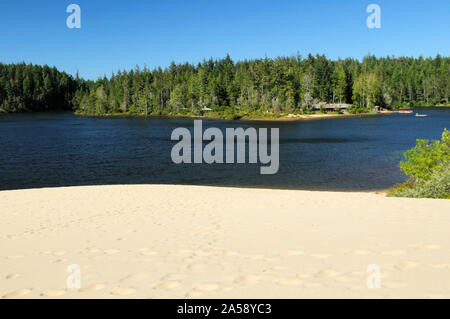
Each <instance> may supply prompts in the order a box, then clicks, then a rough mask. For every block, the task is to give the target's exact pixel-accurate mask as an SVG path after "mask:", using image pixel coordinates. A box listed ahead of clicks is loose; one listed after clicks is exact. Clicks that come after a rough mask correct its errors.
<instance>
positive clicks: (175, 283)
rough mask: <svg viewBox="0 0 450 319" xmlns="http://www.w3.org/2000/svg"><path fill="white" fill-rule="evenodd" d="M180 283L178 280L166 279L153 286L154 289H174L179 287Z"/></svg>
mask: <svg viewBox="0 0 450 319" xmlns="http://www.w3.org/2000/svg"><path fill="white" fill-rule="evenodd" d="M180 285H181V284H180V283H179V282H178V281H166V282H162V283H159V284H157V285H156V286H155V287H154V288H155V289H174V288H177V287H179V286H180Z"/></svg>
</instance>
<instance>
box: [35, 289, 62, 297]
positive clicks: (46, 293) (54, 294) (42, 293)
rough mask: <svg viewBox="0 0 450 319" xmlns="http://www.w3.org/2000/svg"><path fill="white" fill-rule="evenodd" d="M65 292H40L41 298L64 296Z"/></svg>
mask: <svg viewBox="0 0 450 319" xmlns="http://www.w3.org/2000/svg"><path fill="white" fill-rule="evenodd" d="M65 293H66V292H65V290H44V291H43V292H41V296H43V297H58V296H62V295H64V294H65Z"/></svg>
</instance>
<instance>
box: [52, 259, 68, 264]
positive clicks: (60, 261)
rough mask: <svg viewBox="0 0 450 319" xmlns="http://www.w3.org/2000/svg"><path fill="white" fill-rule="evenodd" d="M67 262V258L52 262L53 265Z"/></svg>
mask: <svg viewBox="0 0 450 319" xmlns="http://www.w3.org/2000/svg"><path fill="white" fill-rule="evenodd" d="M65 261H67V259H65V258H60V259H55V260H52V263H53V264H56V263H63V262H65Z"/></svg>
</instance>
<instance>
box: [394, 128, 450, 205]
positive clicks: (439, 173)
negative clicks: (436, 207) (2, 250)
mask: <svg viewBox="0 0 450 319" xmlns="http://www.w3.org/2000/svg"><path fill="white" fill-rule="evenodd" d="M404 156H405V161H402V162H401V163H400V169H401V170H402V171H403V172H404V173H405V174H406V175H408V176H409V180H408V181H407V182H405V183H403V184H399V185H395V186H394V187H392V188H391V189H390V190H389V191H388V196H397V197H415V198H447V199H448V198H450V131H447V129H445V130H444V132H443V133H442V139H441V140H440V141H431V142H430V141H428V140H420V139H418V140H417V144H416V146H415V147H414V148H412V149H410V150H409V151H407V152H406V153H405V155H404Z"/></svg>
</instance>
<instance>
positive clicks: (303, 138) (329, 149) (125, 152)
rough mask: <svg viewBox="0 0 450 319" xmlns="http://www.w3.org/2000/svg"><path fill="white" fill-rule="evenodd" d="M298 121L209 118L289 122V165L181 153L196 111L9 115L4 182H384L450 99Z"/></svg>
mask: <svg viewBox="0 0 450 319" xmlns="http://www.w3.org/2000/svg"><path fill="white" fill-rule="evenodd" d="M415 111H417V112H420V113H424V114H427V115H428V117H415V116H414V115H406V114H391V115H380V116H366V117H352V118H338V119H325V120H313V121H297V122H256V121H245V122H244V121H223V120H203V128H204V129H206V128H207V127H211V126H214V127H218V128H221V129H222V130H223V131H224V130H225V128H227V127H243V128H246V127H249V126H251V127H255V128H260V127H267V128H270V127H279V129H280V169H279V171H278V173H277V174H275V175H260V173H259V168H260V166H261V164H259V163H258V164H213V165H208V164H180V165H176V164H174V163H172V161H171V157H170V152H171V149H172V146H173V145H174V144H175V142H173V141H171V140H170V136H171V133H172V130H173V129H175V128H176V127H187V128H189V129H192V128H193V120H192V119H181V118H143V117H135V118H134V117H114V118H100V117H79V116H74V115H72V114H67V113H39V114H37V113H35V114H17V115H2V116H0V189H2V190H6V189H21V188H36V187H53V186H73V185H100V184H161V183H164V184H195V185H226V186H246V187H271V188H292V189H320V190H375V189H384V188H387V187H390V186H392V185H393V184H395V183H398V182H401V181H403V180H404V179H405V177H404V176H403V175H402V174H401V172H400V170H399V166H398V163H399V161H400V160H401V159H402V154H403V152H404V151H406V150H407V149H409V148H411V147H413V146H414V144H415V139H416V138H427V139H438V138H440V135H441V133H442V131H443V130H444V128H445V127H447V128H449V129H450V109H448V108H447V109H445V108H441V109H437V108H433V109H430V108H426V109H416V110H415Z"/></svg>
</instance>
